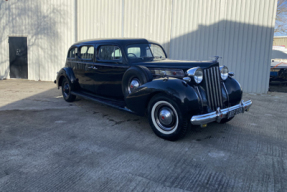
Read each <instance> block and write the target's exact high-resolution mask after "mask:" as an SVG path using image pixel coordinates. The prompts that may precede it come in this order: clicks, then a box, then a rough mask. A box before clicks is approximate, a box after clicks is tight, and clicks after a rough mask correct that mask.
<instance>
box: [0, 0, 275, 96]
mask: <svg viewBox="0 0 287 192" xmlns="http://www.w3.org/2000/svg"><path fill="white" fill-rule="evenodd" d="M276 6H277V0H252V1H250V0H240V1H238V0H157V1H154V0H73V1H71V0H51V1H40V0H38V1H37V0H26V1H20V0H18V1H17V0H9V1H1V3H0V14H1V15H0V16H1V17H0V26H1V28H2V29H3V33H1V34H0V41H1V42H0V78H2V79H3V78H10V76H9V51H8V50H9V49H8V48H9V44H8V37H9V36H26V37H27V42H28V79H31V80H47V81H52V80H54V79H55V74H56V72H57V71H58V70H59V69H60V68H61V67H62V66H63V65H64V60H65V57H66V52H67V49H68V47H69V46H70V45H71V44H72V43H74V42H75V41H77V40H83V39H90V38H105V37H143V38H148V39H151V40H155V41H158V42H160V43H161V44H162V45H163V46H164V48H165V49H166V51H167V53H168V55H169V57H170V58H172V59H184V60H202V59H210V57H211V56H214V55H219V56H222V57H223V59H222V60H221V61H220V62H221V64H223V65H226V66H228V67H229V69H230V70H231V71H233V72H235V75H236V78H237V79H238V80H239V82H241V85H242V87H243V89H244V91H247V92H256V93H265V92H267V90H268V83H269V72H270V60H271V50H272V43H273V34H274V24H275V14H276Z"/></svg>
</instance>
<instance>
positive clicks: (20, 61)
mask: <svg viewBox="0 0 287 192" xmlns="http://www.w3.org/2000/svg"><path fill="white" fill-rule="evenodd" d="M9 59H10V78H21V79H28V62H27V37H9Z"/></svg>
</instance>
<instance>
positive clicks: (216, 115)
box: [190, 100, 252, 125]
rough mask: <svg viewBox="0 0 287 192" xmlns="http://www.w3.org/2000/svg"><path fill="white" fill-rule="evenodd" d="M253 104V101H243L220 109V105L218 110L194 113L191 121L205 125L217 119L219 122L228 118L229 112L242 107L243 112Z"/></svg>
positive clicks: (194, 123)
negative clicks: (199, 113) (201, 113)
mask: <svg viewBox="0 0 287 192" xmlns="http://www.w3.org/2000/svg"><path fill="white" fill-rule="evenodd" d="M251 105H252V101H251V100H248V101H243V100H242V101H241V102H240V104H238V105H234V106H232V107H228V108H225V109H222V110H221V109H220V108H219V107H218V108H217V110H216V111H214V112H211V113H207V114H203V115H194V116H192V117H191V119H190V122H191V124H192V125H203V124H207V123H211V122H213V121H217V122H218V123H219V122H220V121H221V119H224V118H227V115H228V112H230V111H233V110H236V109H242V113H244V111H248V110H249V108H250V107H251Z"/></svg>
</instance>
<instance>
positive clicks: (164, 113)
mask: <svg viewBox="0 0 287 192" xmlns="http://www.w3.org/2000/svg"><path fill="white" fill-rule="evenodd" d="M173 118H174V115H173V112H172V110H171V109H170V108H168V107H163V108H162V109H161V110H160V112H159V118H158V119H159V121H160V122H161V123H162V124H163V125H166V126H168V125H170V124H171V123H172V121H173Z"/></svg>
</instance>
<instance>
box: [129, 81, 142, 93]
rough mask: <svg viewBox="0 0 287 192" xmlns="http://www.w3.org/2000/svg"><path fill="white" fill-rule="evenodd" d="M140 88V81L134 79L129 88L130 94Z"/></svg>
mask: <svg viewBox="0 0 287 192" xmlns="http://www.w3.org/2000/svg"><path fill="white" fill-rule="evenodd" d="M139 86H140V81H139V80H138V79H132V81H131V82H130V85H129V87H128V91H129V94H131V93H132V92H133V91H134V90H135V89H136V88H138V87H139Z"/></svg>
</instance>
